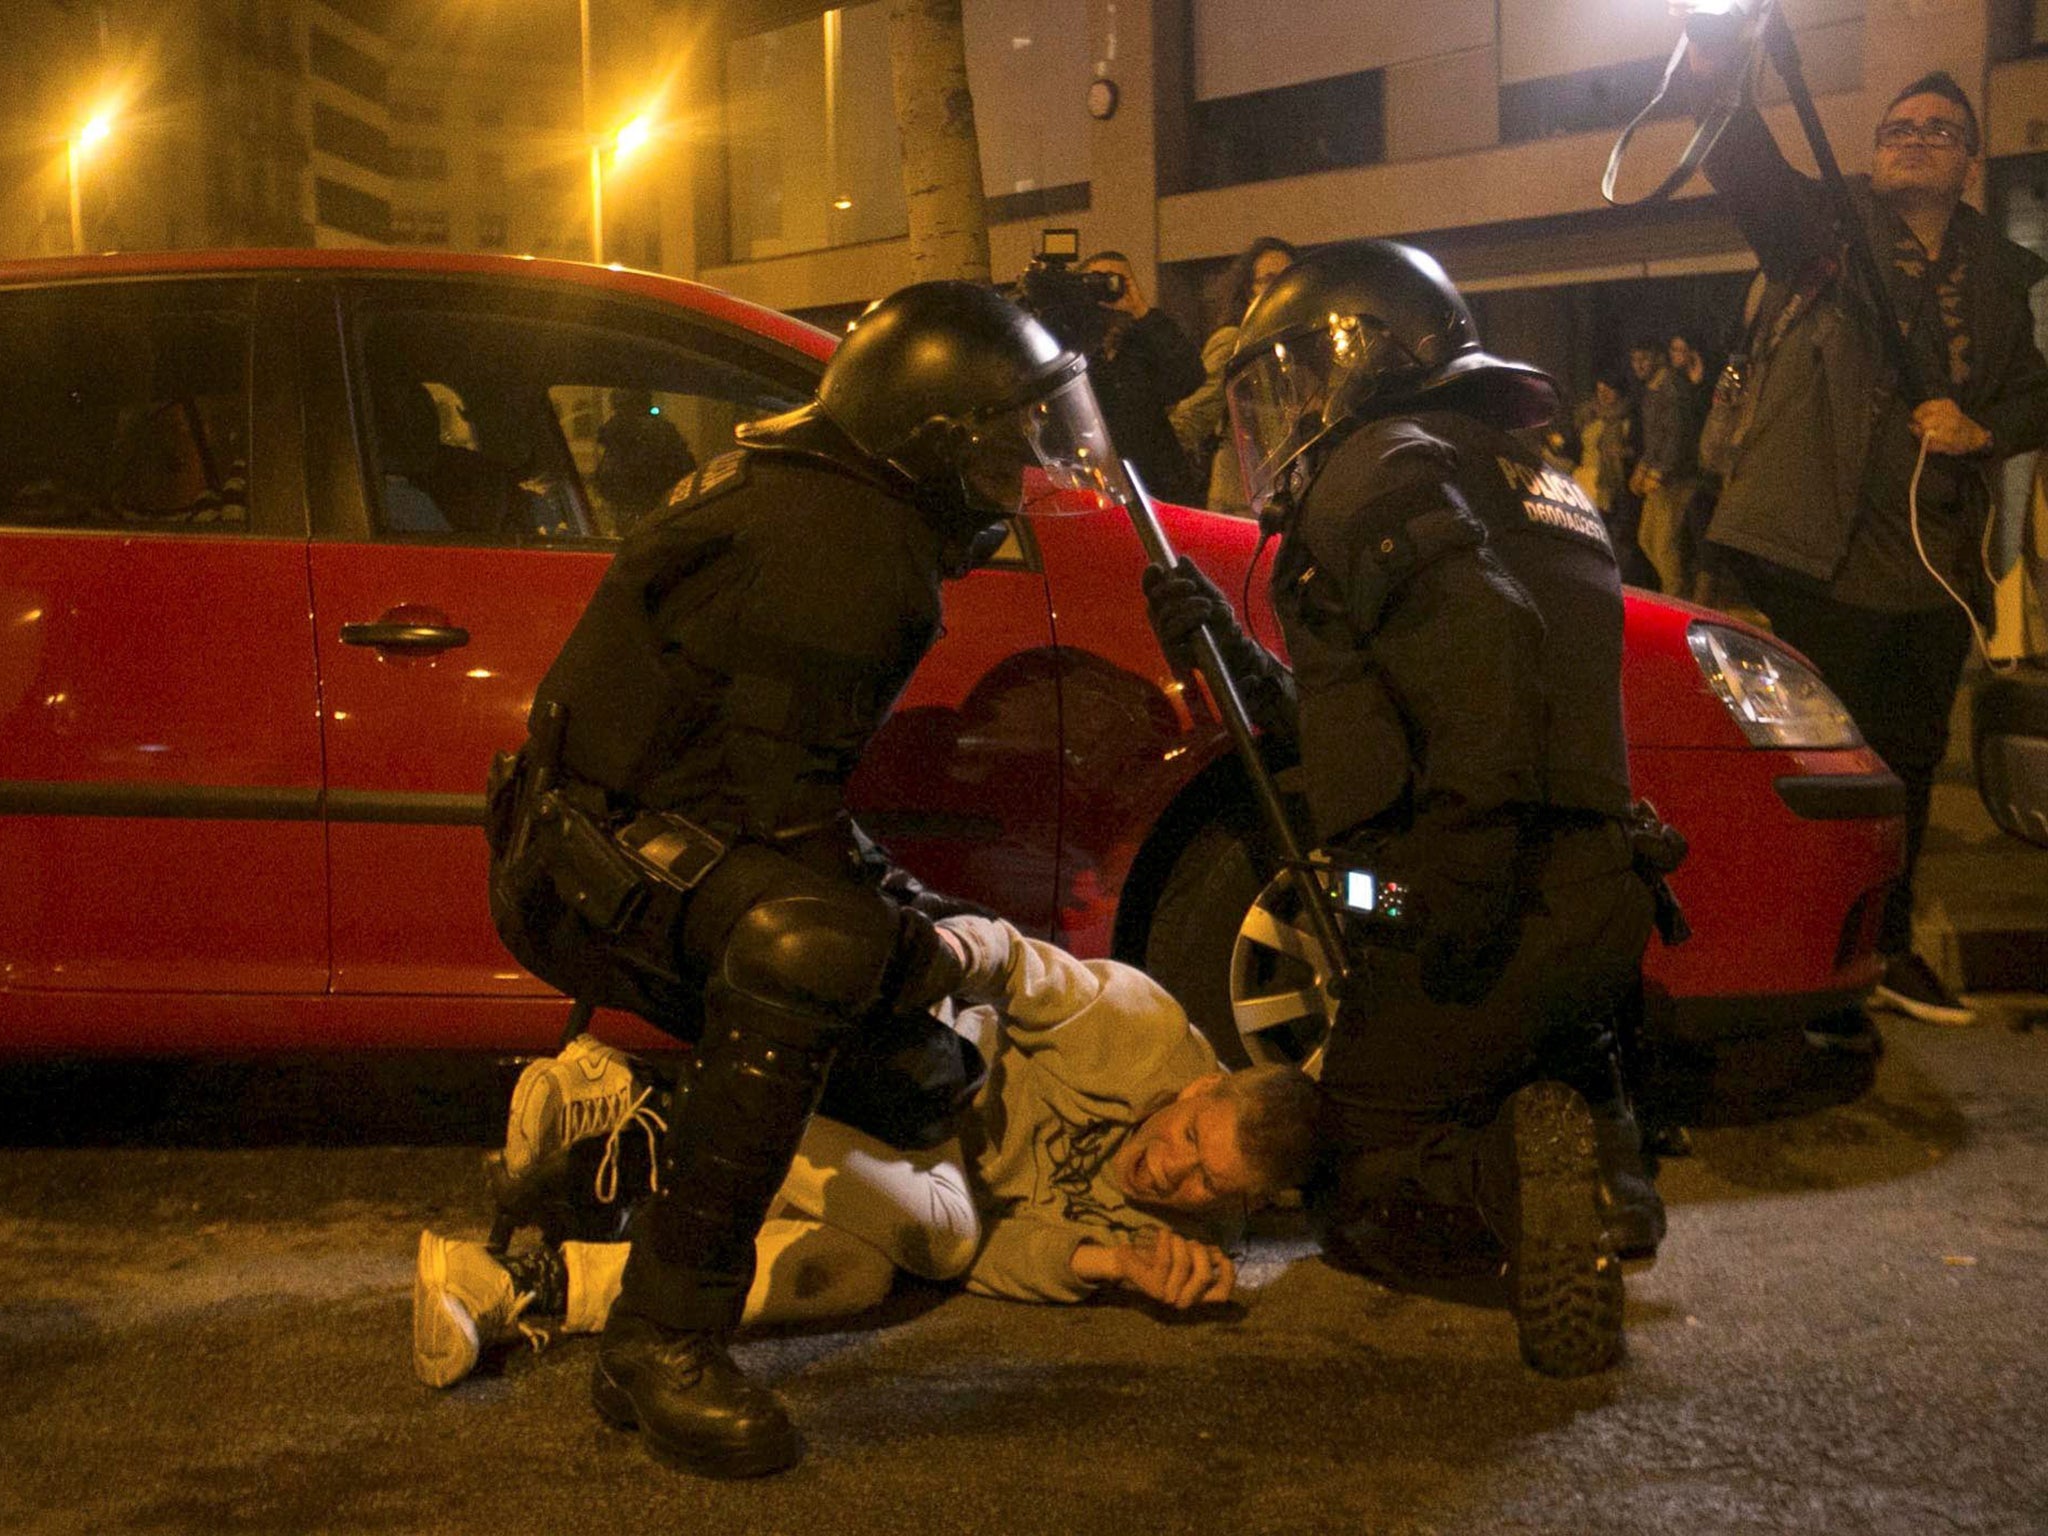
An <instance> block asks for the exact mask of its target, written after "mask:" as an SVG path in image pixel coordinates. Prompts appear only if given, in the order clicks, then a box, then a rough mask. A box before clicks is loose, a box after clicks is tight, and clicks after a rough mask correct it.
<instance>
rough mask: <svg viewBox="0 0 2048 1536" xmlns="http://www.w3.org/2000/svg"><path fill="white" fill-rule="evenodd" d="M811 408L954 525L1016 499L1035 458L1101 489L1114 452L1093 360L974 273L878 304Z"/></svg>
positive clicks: (991, 517)
mask: <svg viewBox="0 0 2048 1536" xmlns="http://www.w3.org/2000/svg"><path fill="white" fill-rule="evenodd" d="M809 409H810V410H811V411H814V412H815V413H816V414H817V415H819V416H822V417H823V418H824V419H825V420H826V421H828V422H830V423H831V425H832V426H833V427H835V428H837V429H838V431H839V433H841V434H843V435H844V437H845V438H846V440H847V441H848V442H849V443H851V444H852V446H853V447H854V448H855V449H857V450H858V451H859V452H860V453H861V454H862V455H863V456H864V457H865V458H866V459H868V460H869V461H870V462H871V463H873V464H875V465H877V466H882V467H885V468H886V469H888V470H889V471H892V472H893V473H894V474H895V475H897V476H900V477H901V478H902V479H903V480H904V481H906V482H907V483H908V484H909V486H910V487H911V488H913V490H914V493H915V494H916V495H917V498H918V500H919V502H920V504H921V505H924V506H926V507H927V508H929V509H930V510H931V511H932V512H934V513H935V514H936V515H937V517H938V519H939V520H940V522H941V523H942V524H944V525H946V527H945V531H948V532H959V531H962V530H971V529H973V528H979V527H982V526H985V525H987V524H989V523H992V522H995V521H997V520H998V519H1000V518H1003V517H1006V516H1008V515H1010V514H1011V513H1014V512H1016V511H1018V510H1019V507H1020V502H1021V495H1022V486H1023V477H1024V472H1025V471H1026V470H1027V469H1030V468H1034V467H1036V468H1039V469H1043V470H1044V471H1045V473H1046V475H1047V477H1048V479H1049V480H1050V482H1051V483H1052V484H1053V485H1054V486H1055V487H1058V488H1064V489H1089V490H1099V489H1104V488H1105V487H1106V483H1107V481H1106V476H1107V475H1108V474H1109V473H1110V472H1111V471H1113V470H1114V467H1115V465H1116V459H1115V454H1114V450H1113V448H1112V447H1111V445H1110V441H1109V433H1108V431H1107V429H1106V428H1104V426H1103V424H1102V414H1101V411H1100V410H1099V409H1098V407H1097V406H1096V403H1095V395H1094V392H1093V391H1092V390H1091V389H1090V387H1089V384H1088V374H1087V364H1086V361H1085V360H1084V359H1083V358H1082V357H1080V356H1079V355H1078V354H1076V353H1073V352H1070V351H1068V350H1067V349H1066V348H1065V347H1063V346H1061V345H1060V343H1059V342H1058V341H1056V340H1054V338H1053V336H1052V334H1051V333H1050V332H1049V331H1047V330H1046V328H1045V327H1044V326H1043V325H1041V324H1039V322H1038V321H1036V320H1034V319H1033V318H1032V317H1031V316H1030V315H1028V314H1026V313H1025V312H1024V311H1023V310H1021V309H1019V308H1018V307H1017V306H1016V305H1014V304H1012V303H1011V302H1010V301H1009V300H1007V299H1005V298H1004V297H1003V296H1002V295H1001V294H999V293H997V292H995V291H994V290H993V289H991V288H986V287H983V286H981V285H979V284H975V283H966V282H931V283H914V284H912V285H911V286H910V287H908V288H901V289H898V290H897V291H896V292H895V293H892V294H890V295H889V296H888V297H887V298H885V299H881V300H879V301H877V302H876V303H874V304H872V305H870V306H869V307H868V309H867V310H866V312H865V313H863V314H862V315H861V316H860V318H859V319H857V320H855V321H854V322H853V325H852V326H851V327H850V328H849V331H848V334H847V337H846V339H845V340H844V341H843V342H841V343H840V345H839V350H838V351H837V352H835V353H834V354H833V356H832V360H831V362H830V363H828V364H827V365H826V368H825V375H824V377H823V378H822V379H821V380H820V381H819V383H818V396H817V400H816V402H815V403H814V405H813V406H812V407H810V408H809ZM763 425H764V426H765V425H768V424H765V423H764V424H763Z"/></svg>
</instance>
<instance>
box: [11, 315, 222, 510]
mask: <svg viewBox="0 0 2048 1536" xmlns="http://www.w3.org/2000/svg"><path fill="white" fill-rule="evenodd" d="M250 292H251V290H250V289H248V288H247V287H246V286H242V285H215V284H189V285H188V284H172V283H155V284H141V285H137V286H136V287H134V288H132V289H122V288H110V287H102V286H98V285H93V286H85V285H80V286H78V287H73V288H59V289H45V290H38V291H24V292H16V293H0V357H5V358H6V359H7V366H6V367H5V368H4V369H0V527H13V528H122V529H128V530H148V529H163V530H166V531H173V532H178V533H204V532H217V533H245V532H247V531H248V529H249V430H250V428H249V373H250V356H251V335H252V322H251V314H252V312H251V309H250V302H249V300H250Z"/></svg>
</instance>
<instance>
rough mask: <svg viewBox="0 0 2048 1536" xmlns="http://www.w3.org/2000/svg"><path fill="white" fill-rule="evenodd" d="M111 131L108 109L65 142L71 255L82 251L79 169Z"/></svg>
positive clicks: (82, 226) (112, 129)
mask: <svg viewBox="0 0 2048 1536" xmlns="http://www.w3.org/2000/svg"><path fill="white" fill-rule="evenodd" d="M113 131H114V116H113V113H111V112H105V111H102V112H95V113H94V114H93V115H92V116H91V117H90V118H88V119H87V120H86V122H85V125H84V126H83V127H81V128H80V129H79V130H78V132H76V133H74V134H72V135H71V137H70V138H69V139H68V140H67V141H66V142H65V145H64V165H65V170H66V171H67V173H68V175H69V179H70V183H71V254H72V255H74V256H82V255H84V254H85V206H84V201H83V199H82V198H81V196H80V194H79V185H78V183H79V169H80V166H81V163H82V162H83V161H84V159H85V157H86V156H87V155H88V154H90V153H91V152H92V151H93V150H94V149H95V148H97V147H98V146H99V145H101V144H103V143H105V142H106V140H107V138H108V136H109V135H111V134H112V133H113Z"/></svg>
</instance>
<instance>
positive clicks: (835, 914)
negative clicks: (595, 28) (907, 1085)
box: [492, 282, 1114, 1477]
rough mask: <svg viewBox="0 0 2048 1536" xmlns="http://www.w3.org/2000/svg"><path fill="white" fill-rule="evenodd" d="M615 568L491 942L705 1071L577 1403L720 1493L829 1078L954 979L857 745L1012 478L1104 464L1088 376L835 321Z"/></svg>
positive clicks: (1060, 360)
mask: <svg viewBox="0 0 2048 1536" xmlns="http://www.w3.org/2000/svg"><path fill="white" fill-rule="evenodd" d="M739 442H740V447H739V448H738V449H737V450H736V451H735V452H733V453H731V454H728V455H726V456H724V457H722V458H719V459H717V460H714V461H713V462H711V463H709V464H707V465H705V466H704V467H702V468H701V469H700V470H698V471H697V472H696V473H695V474H694V475H692V476H691V477H690V478H689V479H687V480H685V481H684V482H683V483H682V484H681V485H680V486H678V487H677V489H676V491H675V492H674V493H673V495H672V496H671V498H670V500H669V503H668V505H667V506H666V508H664V509H662V510H659V511H657V512H655V513H652V514H650V515H649V516H648V517H647V518H646V519H644V520H643V521H642V522H641V523H640V524H638V525H637V526H636V527H635V528H634V529H633V531H632V532H631V534H630V535H629V536H628V537H627V539H626V540H625V542H624V543H623V544H622V545H621V547H620V550H619V553H618V556H617V558H616V559H615V560H614V562H613V564H612V566H611V568H610V571H609V572H608V574H607V575H606V577H605V579H604V581H603V582H602V584H601V585H600V586H599V588H598V590H597V592H596V594H595V595H594V597H593V598H592V600H591V602H590V605H589V607H588V609H587V610H586V611H585V613H584V614H583V617H582V618H581V620H580V621H579V622H578V624H577V626H576V628H575V630H574V632H573V633H572V634H571V635H570V637H569V640H568V642H567V644H566V645H565V646H564V647H563V649H562V652H561V654H560V655H559V657H557V659H556V661H555V663H554V665H553V667H552V668H551V669H550V670H549V672H548V674H547V676H546V678H545V679H544V680H543V682H542V683H541V686H540V689H539V692H538V694H537V696H536V698H535V703H534V709H533V714H532V716H531V718H530V721H529V726H530V737H529V741H528V743H527V746H526V747H525V748H523V749H522V752H521V754H520V761H519V763H518V765H517V768H516V771H514V772H513V773H512V774H511V775H510V776H509V777H507V778H505V779H504V781H503V782H501V783H499V784H497V785H495V786H494V794H493V797H492V819H493V829H492V830H493V844H494V858H493V893H492V895H493V910H494V913H495V914H496V916H497V919H498V922H499V927H500V931H501V932H502V933H503V935H504V937H505V939H506V942H507V944H508V945H509V946H510V947H511V949H512V950H513V952H514V953H515V954H516V955H518V956H519V957H520V958H521V959H522V960H523V961H524V962H525V963H526V964H527V965H528V966H529V967H530V968H532V969H533V970H534V971H536V973H538V974H539V975H541V976H543V977H544V978H546V979H547V980H549V981H551V982H553V983H554V984H555V985H557V986H559V987H561V988H562V989H563V990H565V991H568V992H570V993H571V994H572V995H574V996H576V997H578V998H579V999H582V1000H585V1001H589V1002H594V1003H597V1004H600V1005H604V1006H613V1007H625V1008H630V1009H633V1010H634V1011H636V1012H638V1013H640V1014H642V1015H643V1016H644V1017H646V1018H647V1019H649V1020H650V1021H652V1022H653V1023H655V1024H657V1025H659V1026H661V1027H663V1028H665V1029H667V1030H669V1031H670V1032H672V1033H675V1034H678V1035H681V1036H683V1037H684V1038H687V1039H692V1040H695V1041H696V1042H697V1048H696V1050H695V1051H694V1053H693V1054H692V1059H691V1063H690V1066H689V1068H688V1070H687V1072H686V1074H685V1078H684V1083H683V1085H682V1091H681V1092H680V1093H679V1095H678V1105H677V1109H676V1112H675V1115H674V1118H673V1123H672V1124H671V1125H670V1126H669V1128H668V1139H667V1146H666V1148H665V1154H664V1159H663V1167H662V1171H661V1175H660V1190H659V1193H658V1194H657V1195H656V1196H655V1197H654V1198H653V1199H651V1200H650V1201H649V1202H648V1203H647V1205H646V1206H645V1207H644V1208H643V1210H642V1212H641V1214H639V1215H638V1216H636V1218H635V1220H634V1224H633V1226H632V1228H631V1231H630V1236H631V1239H632V1253H631V1257H630V1259H629V1261H628V1263H627V1267H626V1271H625V1278H624V1285H623V1290H622V1291H621V1294H620V1296H619V1300H618V1304H617V1306H616V1307H615V1308H614V1309H613V1311H612V1314H611V1319H610V1322H609V1324H608V1326H607V1327H606V1329H605V1331H604V1336H603V1339H602V1341H601V1342H600V1346H599V1350H598V1359H597V1365H596V1371H595V1375H594V1378H593V1384H592V1395H593V1399H594V1402H595V1404H596V1407H597V1409H598V1411H599V1413H600V1414H601V1415H603V1416H604V1417H605V1418H606V1419H607V1420H609V1421H611V1422H612V1423H614V1424H616V1425H619V1426H622V1427H632V1428H637V1429H638V1430H639V1432H640V1434H641V1436H642V1438H643V1439H644V1440H645V1442H646V1444H647V1446H648V1449H649V1450H650V1451H651V1452H653V1453H654V1454H656V1455H657V1456H659V1457H661V1458H662V1459H664V1460H667V1461H670V1462H672V1463H675V1464H677V1465H680V1466H681V1467H683V1468H685V1469H686V1470H690V1471H694V1472H697V1473H700V1474H704V1475H709V1476H720V1477H739V1476H750V1475H755V1474H760V1473H767V1472H773V1471H777V1470H779V1469H781V1468H783V1467H786V1466H788V1465H790V1464H792V1463H793V1462H794V1461H795V1460H796V1459H797V1457H798V1455H799V1453H800V1451H799V1443H798V1440H797V1436H796V1432H795V1430H794V1428H793V1427H792V1425H791V1423H790V1421H789V1419H788V1417H787V1415H786V1414H785V1413H784V1411H783V1409H782V1407H781V1405H780V1404H779V1403H778V1402H777V1400H776V1399H775V1397H774V1396H773V1395H772V1394H771V1393H769V1392H768V1391H767V1390H765V1389H764V1388H761V1387H759V1386H757V1385H755V1384H753V1383H751V1382H749V1381H748V1380H747V1379H746V1377H745V1376H744V1375H743V1374H742V1373H741V1372H740V1371H739V1369H738V1368H737V1367H736V1366H735V1365H734V1363H733V1362H732V1360H731V1358H730V1356H729V1355H728V1353H727V1351H726V1341H727V1339H728V1337H729V1335H730V1334H731V1332H732V1330H733V1328H734V1327H735V1326H736V1325H737V1323H738V1320H739V1316H740V1309H741V1306H742V1304H743V1302H744V1300H745V1297H746V1294H747V1287H748V1283H749V1280H750V1279H751V1274H752V1267H753V1256H754V1237H755V1233H756V1232H757V1230H758V1229H759V1227H760V1224H761V1222H762V1220H763V1218H764V1217H765V1215H766V1212H767V1207H768V1204H769V1202H770V1201H771V1199H772V1198H773V1196H774V1194H775V1191H776V1189H777V1188H778V1186H779V1185H780V1184H781V1182H782V1179H783V1176H784V1174H785V1173H786V1171H787V1170H788V1167H789V1163H790V1160H791V1157H792V1155H793V1153H794V1150H795V1147H796V1144H797V1140H798V1138H799V1136H800V1135H801V1133H802V1131H803V1129H804V1125H805V1123H806V1121H807V1120H808V1118H809V1116H810V1114H811V1112H812V1110H813V1108H814V1107H815V1105H816V1103H817V1100H818V1097H819V1094H820V1091H821V1089H822V1087H823V1084H824V1081H825V1077H826V1072H827V1069H828V1067H829V1066H830V1065H831V1063H832V1061H833V1059H834V1056H835V1054H836V1053H838V1052H839V1050H840V1048H841V1047H842V1045H844V1044H846V1043H847V1042H848V1041H849V1039H852V1038H860V1037H864V1036H865V1034H866V1032H869V1031H872V1030H877V1029H886V1028H887V1027H888V1024H889V1021H890V1020H891V1018H892V1017H900V1016H901V1014H902V1013H903V1012H904V1011H905V1010H911V1011H915V1010H921V1009H924V1008H926V1007H928V1006H929V1005H930V1004H931V1003H933V1002H935V1001H937V1000H938V999H939V998H941V997H943V996H945V995H946V994H947V993H948V992H950V991H951V990H953V987H954V984H955V983H956V982H957V981H958V979H959V977H960V974H961V972H960V965H959V961H958V958H957V956H956V955H955V954H954V953H953V952H952V951H951V949H950V948H949V947H948V946H947V945H946V944H945V943H944V942H943V941H942V940H941V938H940V936H939V934H938V931H937V930H936V929H935V928H934V926H933V924H932V923H931V921H930V920H929V919H928V918H927V917H926V916H925V915H923V913H921V912H920V911H919V910H917V908H916V906H914V905H910V904H906V903H905V902H904V901H901V900H899V899H897V896H896V895H895V894H892V891H893V890H894V888H893V887H889V886H885V884H884V882H883V881H882V880H881V878H880V877H881V875H882V872H883V868H884V866H883V865H882V864H881V862H880V861H878V860H876V859H875V858H874V857H873V856H872V848H871V846H870V845H867V844H866V843H865V840H864V839H861V838H860V837H859V834H858V830H857V829H856V828H854V827H853V826H852V824H851V822H850V821H849V820H848V818H847V816H846V810H845V803H844V797H845V788H846V783H847V780H848V778H849V777H850V776H851V774H852V772H853V770H854V768H855V765H856V764H857V762H858V760H859V758H860V754H861V750H862V747H863V745H864V744H865V743H866V741H867V740H868V739H869V737H870V736H871V735H872V734H873V732H874V731H875V729H876V727H877V726H878V725H879V724H880V722H881V720H882V718H883V716H884V715H885V714H886V713H887V711H888V709H889V707H890V705H891V704H892V703H893V702H894V700H895V698H896V697H897V695H898V693H899V692H900V691H901V690H902V688H903V686H904V684H905V683H906V682H907V680H908V679H909V677H910V675H911V672H912V671H913V670H914V669H915V667H916V666H917V663H918V661H919V660H920V659H921V658H922V657H923V656H924V654H925V652H926V651H927V650H928V649H929V647H930V646H931V644H932V641H933V639H934V638H935V636H936V634H937V632H938V626H939V617H940V603H939V587H940V582H941V580H942V578H944V577H947V576H951V575H959V574H962V573H963V572H964V571H965V570H966V569H968V568H969V567H970V566H971V565H972V564H973V563H974V561H975V560H976V559H977V558H978V557H979V556H981V555H982V554H985V553H986V552H987V551H988V550H989V549H991V548H992V547H993V542H994V541H997V540H999V539H1000V536H1001V533H1002V520H1003V519H1004V518H1005V517H1006V516H1008V515H1009V514H1011V513H1014V512H1016V511H1017V510H1018V509H1019V505H1020V500H1021V495H1022V486H1023V477H1024V473H1025V470H1026V468H1027V467H1029V466H1034V465H1035V466H1041V467H1043V468H1044V469H1045V470H1046V471H1047V472H1048V474H1049V476H1050V477H1051V479H1052V481H1053V482H1054V483H1056V484H1064V485H1079V484H1086V483H1090V481H1091V478H1092V477H1093V476H1094V475H1095V474H1096V473H1097V468H1096V467H1097V466H1098V465H1100V464H1103V463H1113V462H1114V460H1113V459H1112V458H1111V457H1110V449H1109V445H1108V441H1107V436H1106V434H1105V433H1104V431H1103V429H1102V425H1101V418H1100V415H1099V412H1098V411H1097V409H1096V406H1095V400H1094V396H1093V394H1092V393H1091V392H1090V389H1089V385H1088V380H1087V376H1086V371H1085V365H1084V362H1083V360H1082V359H1081V358H1080V357H1079V356H1077V355H1075V354H1073V353H1071V352H1069V351H1067V350H1066V349H1064V348H1063V347H1061V346H1060V345H1059V343H1057V342H1056V341H1055V340H1054V339H1053V338H1052V337H1051V336H1050V335H1049V334H1048V333H1047V332H1046V331H1045V329H1044V328H1043V327H1042V326H1040V325H1039V324H1038V322H1036V321H1035V320H1032V319H1030V318H1029V317H1028V316H1026V315H1025V314H1024V313H1023V312H1022V311H1020V310H1018V309H1017V308H1015V307H1014V306H1013V305H1011V304H1010V303H1009V302H1008V301H1006V300H1004V299H1003V298H1001V297H1000V296H999V295H997V294H995V293H994V292H992V291H991V290H988V289H985V288H981V287H977V286H974V285H971V284H967V283H955V282H941V283H922V284H917V285H914V286H912V287H909V288H905V289H903V290H901V291H899V292H897V293H895V294H893V295H891V296H890V297H888V298H886V299H884V300H882V301H880V302H879V303H878V304H876V305H874V306H873V307H871V308H870V309H869V311H868V312H867V313H866V314H865V315H864V316H863V317H862V318H861V319H860V320H859V321H857V322H856V323H855V325H854V327H853V329H852V331H851V334H850V335H849V336H848V337H847V339H846V340H845V341H844V343H843V344H842V345H841V346H840V348H839V350H838V352H837V353H836V354H835V355H834V357H833V358H832V360H831V362H830V364H829V365H828V366H827V368H826V370H825V373H824V376H823V378H822V380H821V382H820V384H819V386H818V392H817V396H816V398H815V400H813V401H812V402H810V403H809V404H807V405H806V406H804V407H803V408H802V409H800V410H797V411H794V412H791V413H788V414H786V415H783V416H780V417H776V418H772V419H769V420H765V421H762V422H758V423H754V424H752V425H750V426H747V427H743V428H742V429H741V430H740V433H739Z"/></svg>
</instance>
